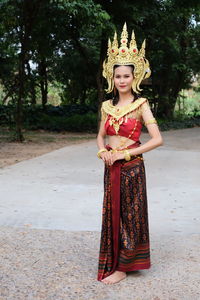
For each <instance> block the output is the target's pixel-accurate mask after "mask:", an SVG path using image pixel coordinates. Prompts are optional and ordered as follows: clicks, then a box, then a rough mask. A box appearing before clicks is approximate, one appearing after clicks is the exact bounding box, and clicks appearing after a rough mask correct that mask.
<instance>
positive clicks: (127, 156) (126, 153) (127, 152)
mask: <svg viewBox="0 0 200 300" xmlns="http://www.w3.org/2000/svg"><path fill="white" fill-rule="evenodd" d="M123 152H124V159H125V160H126V161H129V160H131V155H130V152H129V151H128V150H124V151H123Z"/></svg>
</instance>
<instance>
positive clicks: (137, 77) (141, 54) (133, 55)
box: [103, 23, 151, 93]
mask: <svg viewBox="0 0 200 300" xmlns="http://www.w3.org/2000/svg"><path fill="white" fill-rule="evenodd" d="M127 43H128V32H127V27H126V23H125V24H124V27H123V30H122V34H121V46H120V48H118V41H117V33H116V32H115V34H114V39H113V42H112V43H111V41H110V39H109V40H108V51H107V55H108V57H107V59H105V61H104V63H103V76H104V77H105V78H106V80H107V81H108V89H107V90H106V91H107V93H110V92H112V90H113V88H114V80H113V70H114V66H115V65H133V66H134V80H133V83H132V89H133V91H134V92H136V93H138V92H140V91H141V89H140V83H141V81H142V80H143V79H145V78H148V77H150V75H151V70H150V67H149V62H148V60H147V59H146V58H145V40H144V42H143V44H142V47H141V49H140V51H138V49H137V44H136V41H135V34H134V31H132V35H131V41H130V45H129V48H128V47H127Z"/></svg>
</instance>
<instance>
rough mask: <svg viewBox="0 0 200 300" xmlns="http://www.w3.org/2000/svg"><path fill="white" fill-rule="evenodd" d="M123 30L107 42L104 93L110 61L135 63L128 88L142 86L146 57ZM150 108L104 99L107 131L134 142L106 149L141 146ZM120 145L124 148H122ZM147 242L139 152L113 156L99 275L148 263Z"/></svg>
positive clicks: (107, 171) (106, 190)
mask: <svg viewBox="0 0 200 300" xmlns="http://www.w3.org/2000/svg"><path fill="white" fill-rule="evenodd" d="M126 44H127V30H126V24H125V25H124V28H123V31H122V35H121V47H120V48H119V49H118V42H117V36H116V33H115V35H114V41H113V43H112V44H111V42H110V40H109V43H108V59H107V61H105V62H104V70H103V75H104V77H105V78H106V79H107V81H108V90H107V91H108V92H111V91H112V90H113V87H114V83H113V66H114V65H130V64H131V65H134V77H135V78H136V80H134V82H133V85H132V89H133V90H134V91H135V92H138V91H139V90H140V88H139V84H140V82H141V81H142V79H144V78H147V77H149V76H150V69H149V64H148V61H147V60H146V59H145V58H144V53H145V50H144V48H145V43H143V45H142V48H141V50H140V52H138V50H137V46H136V42H135V36H134V33H132V39H131V42H130V48H129V49H128V47H127V45H126ZM147 108H149V103H148V100H147V99H146V98H139V99H136V100H135V101H134V102H132V103H130V104H128V105H125V106H123V107H117V106H114V105H113V103H112V101H111V100H107V101H105V102H103V104H102V107H101V117H102V120H103V121H104V126H105V131H106V134H107V135H118V136H120V139H122V140H123V138H128V139H129V140H133V142H134V143H133V144H131V145H129V146H125V143H124V142H123V141H122V143H121V144H120V145H119V147H118V149H112V148H111V146H110V145H108V144H107V145H106V149H107V150H108V151H120V150H124V149H131V148H134V147H139V146H140V144H141V142H140V134H141V130H142V126H143V123H144V122H143V120H142V113H143V111H144V110H145V109H147ZM123 145H124V147H123ZM150 265H151V263H150V241H149V226H148V207H147V193H146V178H145V167H144V162H143V156H142V154H140V155H137V156H132V157H131V160H129V161H126V160H125V159H122V160H117V161H115V162H114V164H113V165H111V166H107V165H105V172H104V201H103V215H102V231H101V241H100V253H99V267H98V280H102V279H104V278H106V277H107V276H109V275H111V274H112V273H113V272H114V271H116V270H118V271H123V272H128V271H135V270H141V269H148V268H150Z"/></svg>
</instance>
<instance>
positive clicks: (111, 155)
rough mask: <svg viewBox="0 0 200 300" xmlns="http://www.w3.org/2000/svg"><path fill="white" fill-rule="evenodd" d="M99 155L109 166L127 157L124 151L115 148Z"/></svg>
mask: <svg viewBox="0 0 200 300" xmlns="http://www.w3.org/2000/svg"><path fill="white" fill-rule="evenodd" d="M99 156H100V158H101V159H102V160H103V161H104V162H105V164H106V165H108V166H112V165H113V164H114V162H115V161H116V160H120V159H124V157H125V155H124V152H123V151H113V150H110V151H105V152H101V153H100V154H99Z"/></svg>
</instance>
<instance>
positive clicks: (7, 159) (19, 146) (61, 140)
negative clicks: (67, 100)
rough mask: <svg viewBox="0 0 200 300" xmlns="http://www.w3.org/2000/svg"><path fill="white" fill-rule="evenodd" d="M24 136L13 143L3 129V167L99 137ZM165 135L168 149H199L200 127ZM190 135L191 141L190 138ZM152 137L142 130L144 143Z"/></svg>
mask: <svg viewBox="0 0 200 300" xmlns="http://www.w3.org/2000/svg"><path fill="white" fill-rule="evenodd" d="M23 135H24V137H25V141H24V142H23V143H17V142H12V135H11V133H10V132H9V130H8V129H5V128H0V168H2V167H5V166H8V165H13V164H16V163H18V162H20V161H22V160H26V159H30V158H33V157H36V156H40V155H42V154H45V153H48V152H51V151H53V150H56V149H59V148H62V147H65V146H70V145H73V144H80V143H83V142H86V141H89V140H91V139H95V138H96V134H94V133H71V132H64V133H57V132H47V131H44V130H37V131H24V132H23ZM162 136H163V139H164V146H165V147H167V148H168V149H170V148H172V149H176V150H194V151H196V150H199V145H200V127H196V128H187V129H177V130H170V131H164V132H162ZM188 136H189V137H190V142H189V143H188V141H187V139H188V138H187V137H188ZM148 139H149V135H148V133H142V136H141V141H142V143H144V142H146V141H147V140H148Z"/></svg>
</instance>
